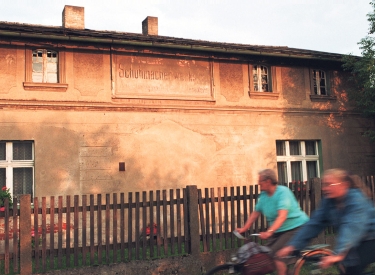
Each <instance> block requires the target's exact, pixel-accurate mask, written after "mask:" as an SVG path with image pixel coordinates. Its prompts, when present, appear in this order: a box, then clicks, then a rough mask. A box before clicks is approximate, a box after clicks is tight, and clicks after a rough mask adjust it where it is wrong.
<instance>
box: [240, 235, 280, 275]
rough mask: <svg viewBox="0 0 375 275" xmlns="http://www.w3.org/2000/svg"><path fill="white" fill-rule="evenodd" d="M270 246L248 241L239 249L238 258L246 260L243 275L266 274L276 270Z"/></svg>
mask: <svg viewBox="0 0 375 275" xmlns="http://www.w3.org/2000/svg"><path fill="white" fill-rule="evenodd" d="M268 252H270V250H269V248H268V247H265V246H260V245H258V244H257V243H253V242H250V243H247V244H245V245H243V246H242V247H241V248H240V249H239V250H238V258H239V259H241V260H242V262H244V265H243V268H242V275H264V274H267V273H271V272H273V271H274V270H275V264H274V262H273V260H272V258H271V256H270V255H269V253H268Z"/></svg>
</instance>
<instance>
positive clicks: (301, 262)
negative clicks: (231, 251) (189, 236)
mask: <svg viewBox="0 0 375 275" xmlns="http://www.w3.org/2000/svg"><path fill="white" fill-rule="evenodd" d="M233 233H234V234H235V236H236V237H238V238H240V239H243V240H246V241H248V239H247V238H245V237H244V236H242V235H241V234H239V233H238V232H236V231H234V232H233ZM250 236H251V237H255V236H259V234H251V235H250ZM245 245H246V244H245ZM245 245H243V246H241V247H240V248H239V249H238V250H237V253H236V254H235V255H233V256H232V257H231V260H230V261H229V262H227V263H224V264H222V265H219V266H216V267H214V268H213V269H211V270H210V271H208V272H207V273H206V275H213V274H219V272H222V271H225V270H227V273H220V274H242V275H245V274H244V273H243V268H244V265H245V264H246V261H247V259H243V258H241V255H240V254H241V253H239V251H241V248H242V250H243V248H244V246H245ZM260 247H261V248H262V247H263V246H260ZM326 247H328V245H314V246H309V247H307V248H305V249H304V250H302V251H295V252H294V253H293V255H292V256H289V257H287V258H291V259H292V258H294V259H296V261H295V263H294V265H293V264H291V265H289V267H288V274H290V275H309V274H312V275H314V274H316V275H317V274H321V275H338V274H340V269H342V267H341V265H334V266H332V267H330V268H328V269H321V268H320V267H319V262H320V261H321V259H322V258H323V257H326V256H330V255H334V252H333V251H332V250H330V249H327V248H326ZM266 274H276V273H266ZM266 274H264V275H266Z"/></svg>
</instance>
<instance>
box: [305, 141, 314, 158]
mask: <svg viewBox="0 0 375 275" xmlns="http://www.w3.org/2000/svg"><path fill="white" fill-rule="evenodd" d="M305 147H306V155H313V156H315V155H316V151H315V141H305Z"/></svg>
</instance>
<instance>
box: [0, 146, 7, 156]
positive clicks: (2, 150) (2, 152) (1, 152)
mask: <svg viewBox="0 0 375 275" xmlns="http://www.w3.org/2000/svg"><path fill="white" fill-rule="evenodd" d="M5 157H6V154H5V142H0V160H5V159H6V158H5Z"/></svg>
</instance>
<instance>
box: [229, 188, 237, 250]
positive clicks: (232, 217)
mask: <svg viewBox="0 0 375 275" xmlns="http://www.w3.org/2000/svg"><path fill="white" fill-rule="evenodd" d="M234 215H235V213H234V187H231V188H230V220H231V227H230V232H232V231H233V230H234V229H235V216H234ZM230 240H231V247H232V248H233V247H235V245H234V243H235V241H236V240H235V239H234V236H233V234H232V235H231V236H230Z"/></svg>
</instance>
